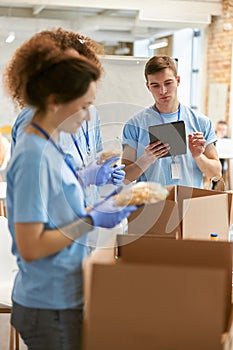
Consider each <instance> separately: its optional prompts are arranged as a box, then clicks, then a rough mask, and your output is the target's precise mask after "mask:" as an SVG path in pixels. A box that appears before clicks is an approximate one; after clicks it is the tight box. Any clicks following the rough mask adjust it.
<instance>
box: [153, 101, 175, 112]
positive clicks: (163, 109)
mask: <svg viewBox="0 0 233 350" xmlns="http://www.w3.org/2000/svg"><path fill="white" fill-rule="evenodd" d="M155 105H156V108H157V110H158V111H159V112H160V113H163V114H170V113H174V112H176V111H177V110H178V108H179V101H178V100H177V101H175V102H174V103H172V104H169V105H165V104H164V105H162V104H159V103H156V102H155Z"/></svg>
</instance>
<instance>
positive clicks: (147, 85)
mask: <svg viewBox="0 0 233 350" xmlns="http://www.w3.org/2000/svg"><path fill="white" fill-rule="evenodd" d="M146 87H147V89H148V90H150V87H149V84H148V82H146Z"/></svg>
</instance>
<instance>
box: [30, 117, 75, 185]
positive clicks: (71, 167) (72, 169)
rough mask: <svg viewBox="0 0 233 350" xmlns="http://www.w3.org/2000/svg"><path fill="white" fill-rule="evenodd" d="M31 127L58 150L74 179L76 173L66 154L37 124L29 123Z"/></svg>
mask: <svg viewBox="0 0 233 350" xmlns="http://www.w3.org/2000/svg"><path fill="white" fill-rule="evenodd" d="M31 125H32V126H34V128H36V129H37V130H39V131H40V132H41V134H43V135H44V136H45V137H46V139H47V140H48V141H50V142H51V143H52V145H53V146H54V147H55V148H56V149H57V150H58V152H59V153H60V154H61V155H62V156H63V159H64V161H65V162H66V164H67V165H68V167H69V168H70V170H71V171H72V173H73V174H74V175H75V177H76V179H78V178H77V172H76V169H75V168H74V167H73V164H72V163H71V161H70V159H69V157H67V155H66V153H65V152H64V151H63V150H62V148H61V147H60V146H58V145H57V144H56V143H55V142H54V141H53V139H51V137H50V135H49V134H48V133H47V132H46V131H45V130H44V129H43V128H42V127H41V126H39V125H38V124H36V123H34V122H31Z"/></svg>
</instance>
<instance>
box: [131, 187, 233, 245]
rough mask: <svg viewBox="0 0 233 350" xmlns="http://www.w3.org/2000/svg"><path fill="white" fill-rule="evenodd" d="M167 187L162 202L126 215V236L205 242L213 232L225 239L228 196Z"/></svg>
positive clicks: (229, 211) (229, 216) (229, 220)
mask: <svg viewBox="0 0 233 350" xmlns="http://www.w3.org/2000/svg"><path fill="white" fill-rule="evenodd" d="M167 188H168V190H169V191H170V195H169V196H168V198H167V199H166V200H165V201H160V202H158V203H155V204H150V205H146V206H144V207H142V208H139V209H138V210H136V211H135V212H133V213H132V214H131V215H130V216H129V218H128V221H129V223H128V232H129V233H133V234H139V235H144V234H155V235H160V234H167V235H172V236H176V237H179V238H183V239H202V240H209V237H210V233H212V232H215V233H218V235H219V240H223V241H228V240H229V230H230V226H231V224H232V222H233V220H232V193H226V192H217V191H212V190H204V189H198V188H193V187H186V186H168V187H167Z"/></svg>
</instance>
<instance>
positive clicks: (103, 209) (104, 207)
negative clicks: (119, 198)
mask: <svg viewBox="0 0 233 350" xmlns="http://www.w3.org/2000/svg"><path fill="white" fill-rule="evenodd" d="M119 190H120V189H117V191H114V192H113V193H112V194H110V195H109V196H107V197H106V198H105V199H104V200H103V201H102V202H100V203H97V204H96V205H95V206H94V208H93V209H92V210H91V211H90V212H89V213H88V215H89V216H90V217H91V218H92V221H93V225H94V226H95V227H96V226H100V227H105V228H112V227H114V226H116V225H117V224H119V223H120V222H121V221H122V220H123V219H125V218H127V217H128V216H129V215H130V213H131V212H132V211H134V210H136V209H137V207H136V205H129V206H127V207H118V206H116V205H115V201H114V200H113V199H112V195H114V194H116V193H117V192H119Z"/></svg>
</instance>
